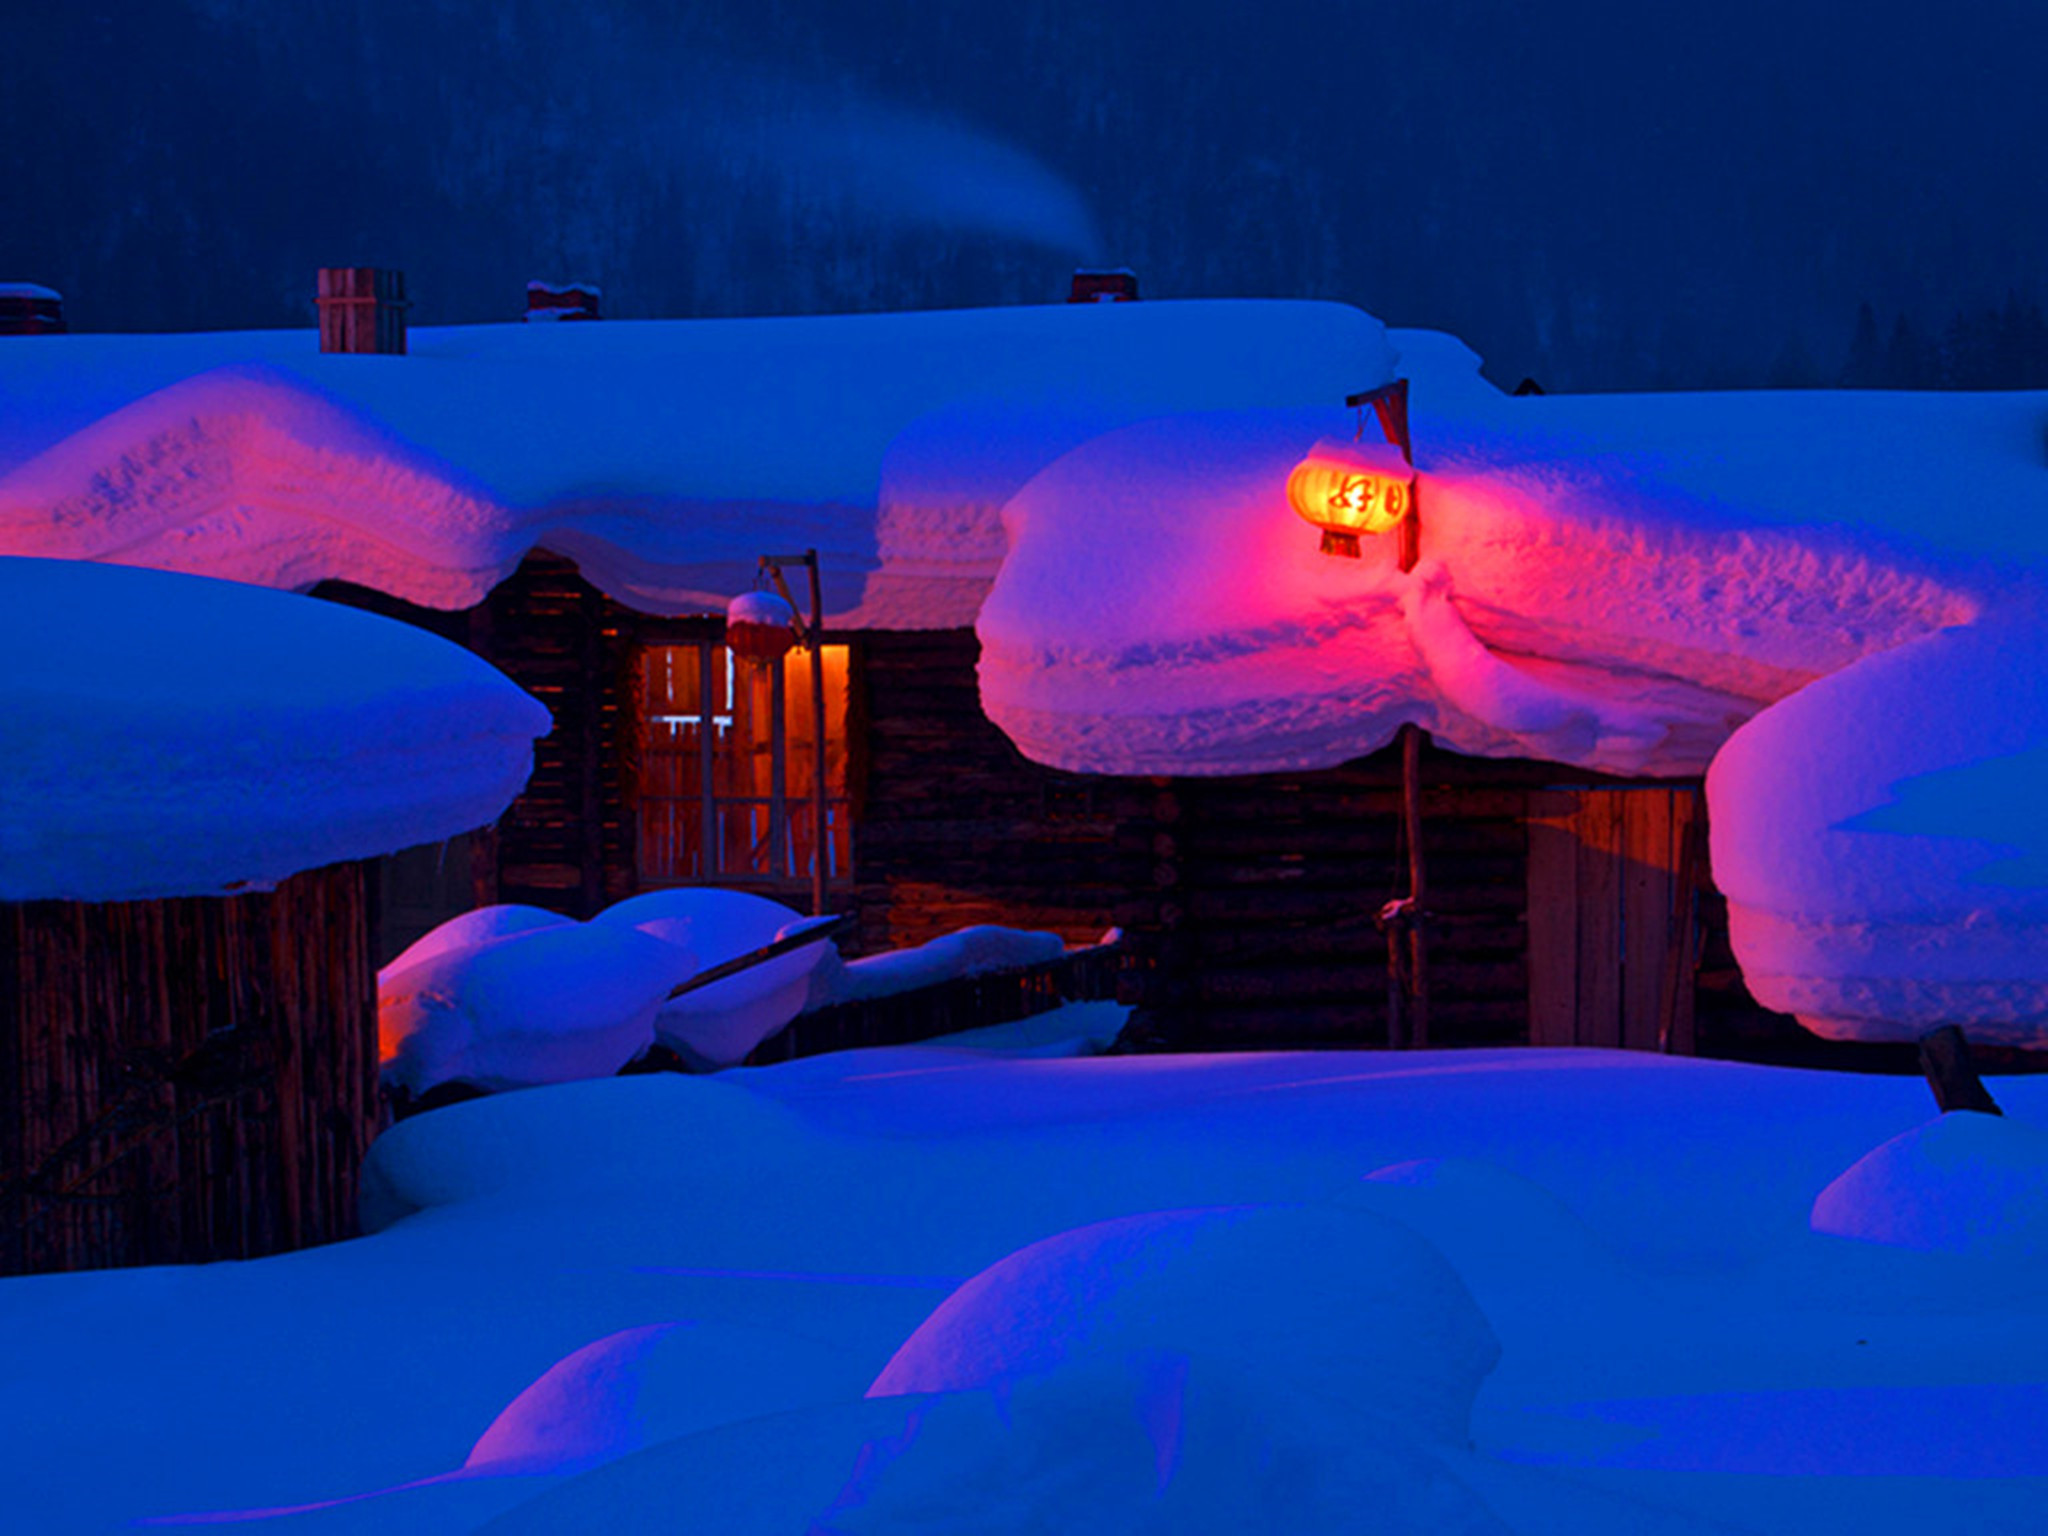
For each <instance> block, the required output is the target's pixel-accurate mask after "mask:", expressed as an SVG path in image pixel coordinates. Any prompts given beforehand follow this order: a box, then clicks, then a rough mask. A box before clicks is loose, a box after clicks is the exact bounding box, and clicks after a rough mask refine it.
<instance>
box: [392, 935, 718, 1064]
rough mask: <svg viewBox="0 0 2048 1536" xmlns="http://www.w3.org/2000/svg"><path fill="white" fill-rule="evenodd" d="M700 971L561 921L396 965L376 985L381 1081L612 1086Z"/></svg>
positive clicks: (682, 956)
mask: <svg viewBox="0 0 2048 1536" xmlns="http://www.w3.org/2000/svg"><path fill="white" fill-rule="evenodd" d="M457 921H460V919H457ZM435 937H437V935H436V934H429V935H428V936H427V938H428V939H434V938H435ZM422 942H425V941H422ZM697 969H698V963H697V958H696V956H695V955H693V954H692V953H691V952H690V950H689V949H687V948H685V947H683V946H682V945H679V944H675V943H670V942H664V941H663V940H662V939H659V938H656V937H654V936H652V935H650V934H646V933H640V932H636V931H635V930H634V929H632V928H630V927H628V928H611V927H605V926H602V925H599V924H596V923H576V922H570V921H567V920H564V921H562V922H559V923H552V924H547V925H540V926H534V927H529V928H523V929H519V930H517V931H515V932H511V933H502V934H499V935H496V936H494V937H491V938H488V939H483V940H481V941H476V942H467V943H464V942H450V943H447V944H445V945H444V946H443V947H442V948H440V949H439V950H438V952H436V953H432V954H430V955H428V956H427V957H426V958H424V959H416V960H413V961H411V962H409V963H408V962H407V961H406V959H405V957H404V956H401V957H400V958H399V960H397V961H394V962H393V963H392V964H391V965H389V966H386V967H385V968H384V969H383V970H382V971H380V972H379V973H378V975H377V1036H378V1040H377V1044H378V1056H379V1058H380V1060H381V1061H382V1063H383V1068H382V1071H383V1077H384V1081H385V1082H387V1083H390V1084H392V1085H393V1086H394V1087H399V1088H403V1089H405V1090H406V1091H407V1092H410V1093H413V1094H422V1093H425V1092H426V1091H427V1090H428V1089H430V1088H433V1087H435V1086H437V1085H439V1084H441V1083H448V1082H458V1081H460V1082H466V1083H472V1084H474V1085H476V1086H477V1087H479V1088H485V1089H494V1090H495V1089H502V1088H530V1087H534V1086H536V1085H539V1084H542V1083H566V1082H573V1081H575V1080H576V1079H578V1078H585V1077H605V1076H609V1075H610V1074H612V1073H614V1072H617V1071H618V1070H619V1068H621V1067H623V1066H624V1065H625V1064H626V1063H627V1062H629V1061H631V1060H632V1059H633V1058H634V1057H636V1056H639V1055H642V1054H644V1053H645V1052H646V1050H647V1049H648V1047H649V1046H651V1045H653V1044H654V1016H655V1014H656V1013H657V1012H659V1011H660V1008H661V1004H662V999H663V998H664V997H666V996H667V995H668V990H669V988H671V987H673V986H675V985H676V984H677V983H678V982H682V981H685V980H687V979H688V978H689V977H690V975H691V973H692V972H694V971H696V970H697Z"/></svg>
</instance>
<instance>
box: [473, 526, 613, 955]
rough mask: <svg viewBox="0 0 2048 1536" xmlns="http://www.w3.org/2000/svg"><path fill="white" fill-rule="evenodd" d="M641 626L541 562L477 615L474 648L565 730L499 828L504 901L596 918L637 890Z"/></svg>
mask: <svg viewBox="0 0 2048 1536" xmlns="http://www.w3.org/2000/svg"><path fill="white" fill-rule="evenodd" d="M635 623H636V616H635V615H633V614H631V613H630V612H628V611H627V610H626V609H623V608H621V607H620V606H619V605H618V604H616V603H614V602H612V601H611V600H610V599H609V598H607V597H605V596H604V595H603V594H602V593H600V592H599V591H597V590H596V589H595V588H594V587H592V586H591V585H590V584H589V583H588V582H586V581H585V580H583V578H582V577H581V576H580V575H579V574H578V573H577V570H576V566H575V564H574V562H573V561H570V560H567V559H565V558H563V557H562V556H560V555H554V554H550V553H548V552H547V551H545V550H535V551H534V552H533V553H532V554H530V555H528V556H527V557H526V559H525V560H524V561H522V562H521V563H520V566H519V569H518V570H517V571H515V572H514V573H513V574H512V575H511V576H509V577H508V578H506V579H505V580H504V581H502V582H500V583H499V584H498V586H497V587H496V588H495V589H494V590H493V591H492V593H491V595H490V597H489V598H488V599H487V600H486V601H485V602H484V604H483V606H482V608H481V609H479V610H477V613H476V618H475V620H474V622H473V623H472V625H471V628H470V644H471V645H472V646H473V647H474V648H475V649H476V650H477V651H478V653H479V654H481V655H482V656H483V657H484V659H485V660H487V661H489V662H490V663H491V664H492V665H493V666H495V667H497V668H498V669H499V670H500V671H502V672H503V673H505V675H506V676H508V677H510V678H511V679H512V681H513V682H515V683H517V684H518V685H519V686H520V687H522V688H524V689H525V690H526V691H527V692H528V693H530V694H532V695H533V696H534V697H535V698H537V699H539V700H540V701H541V703H543V704H545V705H546V706H547V708H548V713H549V714H551V715H552V716H554V721H555V725H554V729H553V730H552V731H550V732H549V733H548V734H547V735H546V736H545V737H543V738H542V739H541V740H540V741H539V742H538V743H536V744H535V747H534V764H533V777H532V778H530V779H529V780H527V784H526V789H525V791H524V792H523V793H522V794H521V795H520V796H519V798H518V799H517V800H516V801H514V802H513V805H512V808H511V809H510V810H509V811H507V812H506V813H505V815H504V816H503V817H502V818H501V819H500V821H499V822H498V828H497V852H498V891H497V896H496V899H497V900H499V901H506V902H525V903H529V904H531V905H533V906H538V907H546V908H549V909H550V910H552V911H557V912H562V913H566V914H567V915H568V916H570V917H575V918H588V917H591V916H593V915H595V914H596V913H597V912H599V911H601V910H602V909H604V908H605V907H607V906H610V905H611V904H612V903H613V902H614V901H618V900H620V899H622V898H623V897H626V896H630V895H632V894H633V893H634V890H635V889H636V881H635V877H634V872H633V863H634V844H635V840H634V835H633V824H632V819H631V812H630V808H629V805H628V795H629V776H630V774H629V763H630V760H631V757H632V741H633V710H634V698H635V694H634V690H633V688H632V682H631V669H632V666H633V662H634V654H635V643H636V642H635V637H634V633H633V626H634V625H635Z"/></svg>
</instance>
